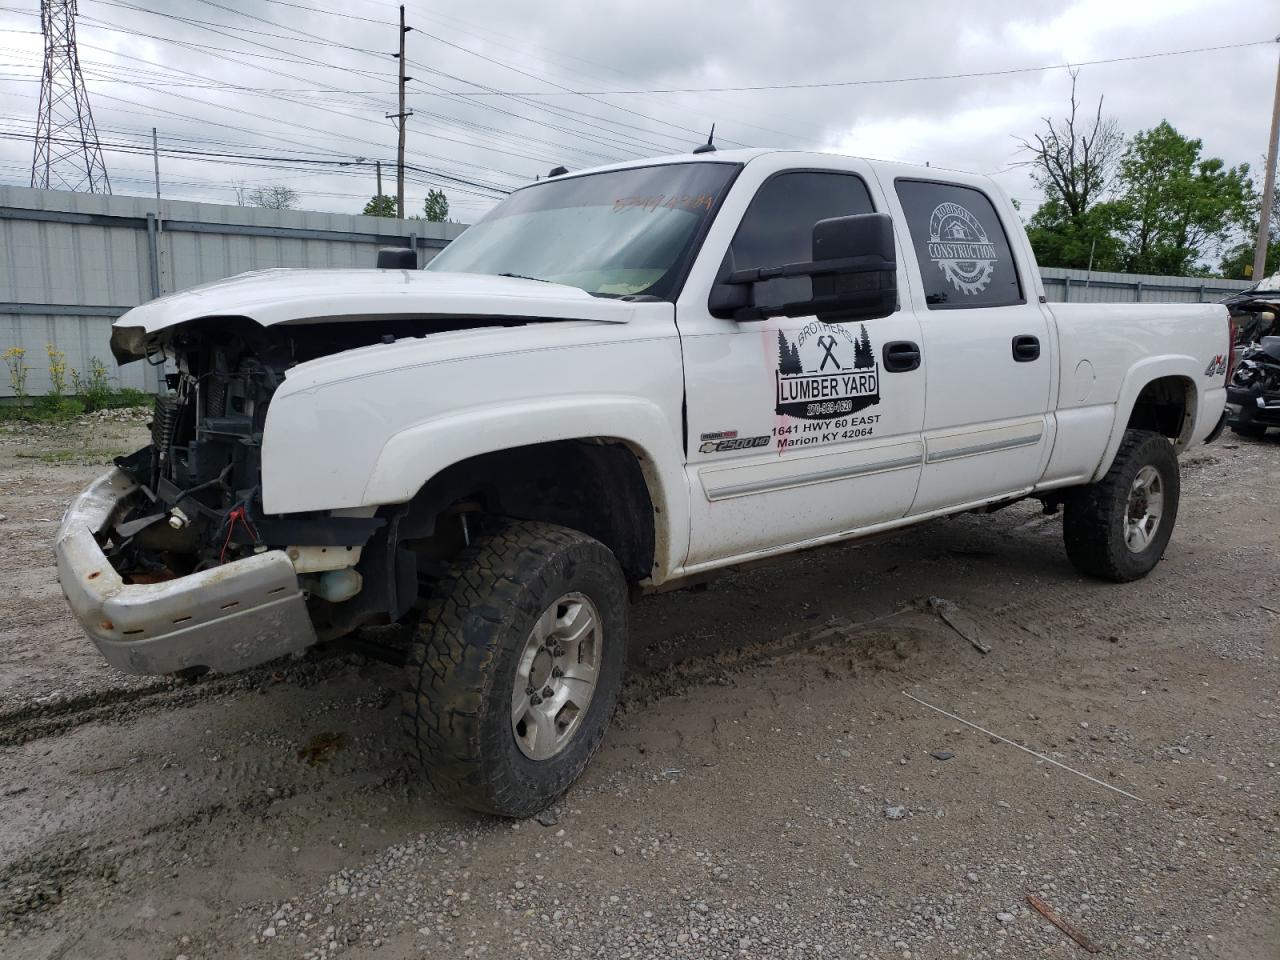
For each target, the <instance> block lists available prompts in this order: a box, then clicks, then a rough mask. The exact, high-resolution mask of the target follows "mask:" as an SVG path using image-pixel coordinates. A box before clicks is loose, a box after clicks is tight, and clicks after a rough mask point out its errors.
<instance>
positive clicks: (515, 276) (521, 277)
mask: <svg viewBox="0 0 1280 960" xmlns="http://www.w3.org/2000/svg"><path fill="white" fill-rule="evenodd" d="M498 276H500V277H511V278H512V279H513V280H537V281H538V282H539V283H550V282H551V281H550V280H544V279H543V278H542V277H526V276H525V275H524V274H522V273H500V274H498Z"/></svg>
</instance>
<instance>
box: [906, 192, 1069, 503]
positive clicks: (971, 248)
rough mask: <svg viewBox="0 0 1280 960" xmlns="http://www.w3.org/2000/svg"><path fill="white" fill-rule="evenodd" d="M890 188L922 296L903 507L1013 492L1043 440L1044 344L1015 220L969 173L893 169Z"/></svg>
mask: <svg viewBox="0 0 1280 960" xmlns="http://www.w3.org/2000/svg"><path fill="white" fill-rule="evenodd" d="M892 193H893V199H894V200H895V201H896V203H897V206H898V208H899V211H900V212H897V211H896V212H895V219H899V218H900V219H901V222H902V223H905V225H906V228H907V232H908V233H909V235H910V241H909V247H910V249H911V251H912V253H913V255H914V260H915V270H916V271H918V273H917V275H918V276H919V277H920V279H921V284H920V285H919V287H918V289H921V290H922V292H923V297H922V299H923V301H924V302H923V303H917V312H918V315H919V319H920V327H921V336H922V338H923V347H924V356H925V390H926V394H927V402H926V405H925V419H924V441H925V448H926V453H925V465H924V471H923V473H922V475H921V478H920V486H919V491H918V493H917V494H916V498H915V502H914V503H913V504H912V507H911V513H913V514H918V513H928V512H930V511H932V510H937V509H940V508H945V507H950V506H956V505H959V504H963V503H970V502H974V501H977V500H982V499H985V498H989V497H993V496H998V495H1001V494H1005V493H1013V492H1018V491H1023V490H1025V489H1027V488H1029V487H1031V486H1032V485H1033V484H1034V483H1036V481H1037V480H1038V479H1039V477H1040V475H1041V474H1042V473H1043V472H1044V466H1045V462H1046V460H1047V458H1048V453H1049V451H1050V449H1051V447H1052V439H1053V437H1052V421H1051V418H1050V417H1049V411H1050V391H1051V387H1052V379H1053V378H1052V369H1053V362H1054V359H1055V357H1054V348H1055V344H1054V343H1053V342H1052V339H1051V331H1050V327H1049V323H1048V318H1047V316H1046V313H1045V311H1044V309H1043V308H1042V307H1041V305H1040V303H1039V300H1038V297H1037V296H1036V295H1035V292H1034V291H1035V290H1036V285H1035V284H1034V282H1033V280H1032V278H1031V277H1029V276H1025V275H1024V272H1025V265H1026V263H1027V261H1026V260H1025V259H1024V255H1023V250H1024V247H1025V244H1023V243H1019V242H1018V241H1021V240H1022V234H1021V229H1022V228H1021V226H1020V225H1019V224H1018V223H1017V221H1016V219H1013V220H1012V221H1011V222H1010V221H1008V220H1006V219H1005V217H1006V216H1008V217H1013V211H1012V207H1011V206H1010V205H1009V204H1008V203H1007V202H1006V201H1004V199H1003V198H1002V197H1000V196H999V195H998V194H997V195H994V196H993V195H991V194H990V193H989V192H988V191H987V190H986V189H984V188H983V186H982V184H981V181H976V178H975V183H974V184H972V185H970V184H965V183H955V182H945V181H941V180H938V181H933V180H923V179H916V178H914V177H898V178H897V179H896V180H895V181H894V184H893V191H892ZM1010 238H1013V241H1012V242H1011V239H1010Z"/></svg>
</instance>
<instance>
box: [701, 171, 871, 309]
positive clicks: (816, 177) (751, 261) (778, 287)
mask: <svg viewBox="0 0 1280 960" xmlns="http://www.w3.org/2000/svg"><path fill="white" fill-rule="evenodd" d="M874 211H875V207H874V206H873V205H872V203H871V194H870V193H868V192H867V185H866V184H865V183H863V182H862V178H861V177H859V176H857V175H855V174H851V173H824V172H817V171H796V172H795V173H780V174H777V175H776V176H774V177H771V178H770V179H768V180H766V181H765V182H764V183H763V184H762V185H761V187H760V189H759V190H758V191H757V192H756V195H755V197H754V199H752V201H751V206H749V207H748V208H747V212H746V213H745V214H744V215H743V217H742V223H740V224H739V225H738V232H737V233H736V234H735V235H734V237H733V243H731V244H730V245H729V256H728V258H726V259H727V264H726V268H727V269H731V270H750V269H753V268H755V267H776V266H780V265H781V264H784V263H798V262H800V261H804V260H810V259H812V257H813V225H814V224H815V223H817V222H818V221H819V220H827V219H829V218H831V217H847V216H850V215H852V214H855V213H873V212H874ZM811 282H812V281H810V279H809V278H808V277H787V278H779V279H776V280H769V281H768V282H766V283H762V284H759V285H758V286H757V287H756V296H757V298H758V299H757V303H760V304H779V303H788V302H792V301H796V300H807V299H808V298H809V296H810V293H811V290H810V284H811Z"/></svg>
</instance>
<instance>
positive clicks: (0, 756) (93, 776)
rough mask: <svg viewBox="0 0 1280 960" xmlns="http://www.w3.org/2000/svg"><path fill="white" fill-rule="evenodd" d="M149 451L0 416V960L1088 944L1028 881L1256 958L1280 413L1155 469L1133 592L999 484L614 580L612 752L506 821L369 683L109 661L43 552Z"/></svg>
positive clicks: (135, 436)
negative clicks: (138, 674) (1160, 544)
mask: <svg viewBox="0 0 1280 960" xmlns="http://www.w3.org/2000/svg"><path fill="white" fill-rule="evenodd" d="M141 442H142V425H141V424H140V423H137V422H134V423H118V422H113V421H107V422H94V423H88V424H82V425H79V426H76V427H73V428H61V429H57V430H45V431H41V432H39V433H36V434H32V433H31V432H29V431H28V432H24V433H19V432H15V431H14V430H12V429H10V431H9V432H7V433H3V434H0V514H3V515H4V519H3V520H2V521H0V568H2V569H3V571H4V577H5V580H6V582H7V589H6V590H5V591H3V592H2V593H0V605H2V606H0V614H2V617H0V957H15V958H16V957H22V958H77V957H129V958H170V960H173V958H187V960H196V958H222V957H254V958H286V957H307V958H319V957H334V956H336V957H355V958H388V960H392V958H396V960H398V958H405V957H419V956H421V957H493V958H508V957H516V958H526V957H528V958H578V957H582V958H586V957H607V958H614V957H618V958H623V957H628V958H630V957H634V958H641V957H644V958H664V960H665V958H683V957H761V958H770V960H773V958H800V957H805V958H828V957H838V958H846V957H847V958H860V957H867V958H880V957H891V958H951V957H988V956H990V957H1007V958H1021V957H1048V958H1067V957H1074V956H1077V955H1080V956H1084V955H1085V954H1084V951H1083V949H1082V948H1081V947H1078V946H1077V945H1076V944H1075V943H1073V942H1072V941H1071V940H1070V939H1068V937H1067V936H1066V935H1065V934H1064V933H1062V932H1061V931H1060V930H1058V929H1057V928H1055V927H1054V926H1052V925H1051V924H1050V923H1049V922H1048V921H1047V920H1046V919H1044V918H1043V917H1042V916H1041V915H1040V914H1038V913H1036V912H1034V911H1033V910H1032V909H1031V908H1030V907H1029V905H1028V901H1027V899H1026V894H1027V893H1028V892H1030V893H1034V894H1037V895H1039V896H1040V897H1041V898H1043V900H1044V901H1045V902H1046V903H1047V904H1048V905H1049V906H1050V907H1051V908H1052V909H1053V910H1055V911H1056V912H1057V913H1058V914H1059V915H1060V916H1061V917H1062V918H1063V919H1064V920H1065V921H1066V922H1067V923H1069V924H1070V925H1072V926H1073V927H1074V928H1075V929H1077V930H1078V931H1079V932H1080V933H1081V934H1083V935H1084V936H1085V937H1087V938H1088V939H1089V940H1090V941H1092V942H1094V943H1095V944H1097V945H1098V947H1100V948H1101V951H1102V953H1103V954H1104V955H1124V956H1142V957H1158V958H1162V960H1163V958H1184V957H1188V958H1189V957H1197V958H1222V960H1275V958H1277V957H1280V905H1278V903H1277V892H1278V890H1280V882H1278V881H1280V769H1278V768H1277V763H1280V702H1278V700H1277V698H1278V695H1280V552H1278V551H1277V549H1276V548H1277V541H1278V536H1280V535H1278V534H1277V530H1280V495H1278V494H1280V482H1278V481H1280V436H1276V435H1275V434H1274V432H1273V435H1272V437H1271V438H1270V439H1268V440H1266V441H1262V442H1250V441H1244V440H1237V439H1235V438H1233V437H1231V436H1230V435H1229V434H1228V435H1227V436H1226V437H1224V438H1223V439H1222V440H1220V441H1219V442H1218V443H1217V444H1215V445H1213V446H1210V447H1207V448H1202V449H1200V450H1197V451H1194V452H1193V454H1192V455H1191V456H1190V457H1189V458H1187V459H1185V460H1184V461H1183V468H1184V474H1183V476H1184V481H1183V483H1184V485H1183V499H1182V509H1181V515H1180V517H1179V520H1178V527H1177V531H1176V532H1175V534H1174V538H1173V542H1172V543H1171V545H1170V547H1169V551H1168V555H1167V558H1166V560H1165V562H1164V563H1162V564H1161V565H1160V566H1159V567H1158V568H1157V569H1156V571H1155V572H1154V573H1153V574H1152V575H1151V576H1150V577H1149V578H1147V579H1146V580H1145V581H1142V582H1139V583H1134V584H1129V585H1125V586H1116V585H1110V584H1103V583H1098V582H1092V581H1088V580H1085V579H1083V578H1082V577H1080V576H1078V575H1077V574H1076V573H1075V572H1074V571H1073V570H1072V568H1071V567H1070V566H1069V565H1068V563H1067V561H1066V558H1065V556H1064V553H1063V550H1062V546H1061V539H1060V534H1061V531H1060V520H1059V519H1058V518H1057V517H1043V516H1041V515H1040V514H1039V512H1038V510H1037V509H1035V508H1033V507H1032V506H1031V505H1017V506H1014V507H1011V508H1009V509H1007V510H1004V511H1001V512H999V513H996V514H994V515H991V516H984V517H978V516H965V517H960V518H956V519H952V520H947V521H940V522H936V523H933V524H930V525H928V526H925V527H922V528H919V529H916V530H913V531H909V532H906V533H903V534H902V535H900V536H898V537H897V538H895V539H892V540H883V541H878V542H875V543H869V544H864V545H854V546H846V547H842V548H837V549H830V550H827V551H822V552H816V553H812V554H807V555H804V556H801V557H798V558H794V559H792V560H790V561H788V562H784V563H782V564H780V565H777V566H773V567H769V568H763V569H757V570H755V571H752V572H748V573H741V574H737V575H734V576H730V577H727V578H724V579H721V580H719V581H717V582H715V583H713V584H712V585H711V586H710V587H709V589H706V590H702V591H684V592H679V593H674V594H670V595H666V596H660V597H653V598H649V599H646V600H644V601H642V602H641V603H639V604H638V605H637V606H636V607H635V608H634V611H633V653H632V661H633V663H632V679H631V680H630V681H629V682H628V685H627V688H626V690H625V692H624V697H623V705H622V707H621V709H620V712H619V715H618V717H617V718H616V721H615V724H614V727H613V729H612V732H611V733H610V734H609V736H608V737H607V738H606V740H605V744H604V747H603V748H602V750H601V751H600V753H599V754H598V755H597V757H596V759H595V760H594V761H593V763H592V764H591V766H590V768H589V769H588V771H587V773H586V775H585V777H584V778H583V780H582V781H581V782H580V783H579V784H578V785H577V786H576V787H575V788H574V789H573V790H572V791H571V792H570V793H569V795H568V796H567V797H566V798H565V800H564V802H563V803H561V804H560V805H559V806H558V807H556V808H555V809H554V811H552V812H551V814H549V815H544V816H543V817H542V818H540V819H539V820H530V821H526V822H523V823H512V822H507V821H500V820H495V819H490V818H484V817H479V816H475V815H472V814H469V813H466V812H461V811H458V810H455V809H450V808H448V807H445V806H442V805H440V804H439V803H437V802H436V801H435V800H434V799H433V797H432V796H431V794H430V792H429V790H427V789H426V788H425V787H424V786H423V785H422V784H421V783H420V782H419V781H418V779H417V777H416V776H414V775H413V774H411V773H410V772H409V770H408V768H407V766H406V763H405V760H404V753H403V750H402V741H401V733H400V731H399V729H398V727H397V723H396V709H397V708H396V704H395V696H394V691H395V690H396V688H397V684H398V677H397V672H396V669H395V668H394V667H391V666H388V665H385V664H380V663H373V662H365V661H361V660H358V659H357V658H355V657H352V656H339V655H334V654H329V655H322V654H313V655H311V656H309V657H308V658H306V659H302V660H295V661H289V662H287V663H284V664H274V665H270V666H268V667H266V668H263V669H260V670H257V671H254V672H251V673H248V674H244V675H239V676H233V677H225V678H212V679H207V680H205V681H203V682H200V683H198V684H195V685H181V684H178V683H176V682H172V681H168V680H163V679H161V680H157V679H154V678H142V679H134V678H125V677H122V676H120V675H118V674H116V673H114V672H113V671H111V670H110V669H109V668H107V667H106V665H105V664H104V663H103V662H102V661H101V660H100V659H99V657H98V655H97V653H96V651H95V650H94V649H93V647H92V646H91V645H90V644H89V642H88V641H87V640H85V639H84V638H83V637H82V636H81V635H80V633H79V631H78V629H77V626H76V624H75V623H74V621H73V620H72V619H71V617H70V615H69V614H68V612H67V610H66V608H65V605H64V603H63V601H62V598H61V595H60V593H59V590H58V587H57V584H56V583H55V579H54V570H53V567H52V563H51V557H50V540H51V538H52V536H53V533H54V531H55V529H56V526H57V520H58V518H59V516H60V514H61V511H62V509H63V507H64V505H65V504H66V502H67V500H68V499H69V498H70V497H71V496H72V495H73V494H74V493H75V492H76V491H77V490H78V489H79V488H80V487H81V486H82V485H83V484H84V483H85V482H86V481H87V480H88V479H90V478H91V477H92V476H94V475H95V474H96V473H98V472H100V471H101V470H102V469H103V466H102V465H103V464H104V463H106V462H107V461H108V460H109V458H110V456H111V455H113V454H115V453H118V452H121V451H123V450H127V449H131V448H132V447H134V446H137V445H140V443H141ZM931 596H938V597H943V598H946V599H947V600H949V601H951V602H952V603H953V604H955V605H956V607H958V609H959V610H960V611H961V612H962V613H963V614H965V615H967V616H968V617H970V618H972V621H973V622H974V623H976V624H977V625H978V627H979V628H980V630H981V632H982V635H983V639H984V640H985V642H986V643H987V644H989V646H990V648H991V652H990V653H989V654H985V655H984V654H982V653H980V652H979V651H978V650H976V649H975V648H974V647H973V646H971V645H970V644H969V643H968V642H967V641H966V640H965V639H964V638H963V637H961V636H960V635H959V634H958V633H957V632H956V631H955V630H953V629H952V628H951V627H949V626H947V625H946V624H945V623H944V622H943V621H942V620H941V619H939V617H938V615H937V613H936V612H935V611H934V610H933V609H932V608H931V607H930V604H929V602H928V598H929V597H931ZM906 694H910V695H911V696H913V697H916V698H919V699H920V700H923V701H925V702H926V703H928V704H932V705H934V706H936V707H938V708H940V709H942V710H945V711H947V712H948V713H950V714H953V715H955V716H956V717H960V718H963V719H964V720H967V721H970V722H972V723H974V724H977V725H979V726H981V727H983V728H985V729H986V730H988V731H991V732H992V733H994V734H999V735H1000V736H1001V737H1004V738H1007V739H1009V740H1013V741H1016V742H1017V743H1020V744H1024V745H1025V746H1027V747H1029V748H1030V749H1032V750H1035V751H1037V752H1039V753H1041V754H1043V755H1044V756H1047V757H1049V758H1051V759H1053V760H1056V761H1058V762H1059V763H1062V764H1065V765H1067V766H1069V767H1071V768H1073V769H1074V770H1075V771H1079V772H1080V773H1083V774H1087V775H1088V776H1089V777H1092V778H1095V780H1096V781H1098V782H1095V780H1089V779H1086V778H1085V777H1083V776H1079V775H1077V774H1076V773H1073V772H1069V771H1068V770H1065V769H1062V768H1061V767H1058V766H1054V765H1053V764H1050V763H1047V762H1045V760H1043V759H1041V758H1040V757H1037V756H1032V755H1029V754H1028V753H1025V752H1023V751H1021V750H1019V749H1017V748H1016V747H1014V746H1011V745H1009V744H1007V743H1005V742H1003V741H1000V740H996V739H994V738H993V737H991V736H989V735H988V734H987V733H984V732H979V731H978V730H976V729H974V728H972V727H969V726H966V725H965V724H964V723H962V722H959V721H958V720H956V719H951V718H949V717H946V716H943V715H941V714H939V713H937V712H935V711H933V710H931V709H929V708H928V707H926V706H924V705H922V704H920V703H918V702H916V701H915V700H912V699H909V698H908V696H907V695H906ZM948 755H950V756H948ZM943 758H945V759H943ZM1106 785H1110V786H1111V787H1115V788H1118V789H1119V790H1122V791H1125V792H1126V793H1127V794H1131V795H1132V796H1133V797H1135V798H1137V799H1130V797H1128V796H1125V795H1122V794H1121V793H1119V792H1116V791H1115V790H1112V789H1109V788H1108V787H1107V786H1106Z"/></svg>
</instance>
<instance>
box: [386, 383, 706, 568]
mask: <svg viewBox="0 0 1280 960" xmlns="http://www.w3.org/2000/svg"><path fill="white" fill-rule="evenodd" d="M588 437H602V438H608V439H611V440H617V441H621V442H622V443H624V444H626V445H627V446H628V447H630V448H631V450H632V451H633V452H634V453H635V454H637V456H638V458H639V460H640V467H641V470H642V471H643V473H644V477H645V482H646V483H647V484H648V486H649V496H650V499H651V500H652V501H653V505H654V535H655V536H654V539H655V544H656V549H657V552H658V557H657V558H656V559H657V561H658V563H659V567H660V569H661V570H670V569H672V567H673V566H674V565H675V564H676V563H677V562H678V561H679V560H681V559H683V557H684V555H685V552H686V551H687V550H688V541H689V504H688V500H687V498H686V497H684V496H683V495H682V490H683V487H681V486H680V478H681V477H682V476H683V466H682V463H681V460H680V453H681V451H680V446H679V440H678V438H673V437H672V436H671V430H670V427H669V425H668V423H667V420H666V417H665V416H664V415H663V413H662V411H661V410H660V409H659V408H658V407H657V406H656V405H654V404H652V403H649V402H648V401H645V400H643V399H640V398H637V397H627V396H600V395H587V396H583V395H581V394H573V395H563V396H551V397H543V398H540V399H538V400H529V401H524V402H522V403H521V404H520V405H519V407H514V408H513V407H512V405H510V404H491V405H488V406H483V407H476V408H473V409H470V410H465V411H459V412H456V413H449V414H444V415H441V416H438V417H435V418H433V419H430V420H425V421H423V422H421V423H417V424H414V425H413V426H411V427H408V428H407V429H405V430H401V431H400V432H399V433H396V434H394V435H393V436H391V437H390V438H389V439H388V440H387V442H386V443H385V444H384V445H383V447H382V451H381V452H380V453H379V455H378V458H377V460H376V461H375V462H374V466H373V472H372V473H371V475H370V477H369V482H368V483H367V484H366V485H365V488H364V494H363V496H362V498H361V499H362V500H363V502H364V503H365V504H389V503H404V502H406V501H408V500H410V499H411V498H412V497H413V495H414V494H415V493H417V492H418V490H420V489H421V488H422V486H423V484H424V483H426V482H427V481H428V480H429V479H431V477H433V476H435V475H436V474H438V473H440V472H441V471H442V470H444V469H446V468H447V467H450V466H453V465H454V464H456V463H460V462H461V461H463V460H467V459H470V458H471V457H475V456H479V455H480V454H484V453H494V452H497V451H501V450H509V449H512V448H514V447H525V446H530V445H532V444H536V443H549V442H551V441H555V440H576V439H582V438H588Z"/></svg>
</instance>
